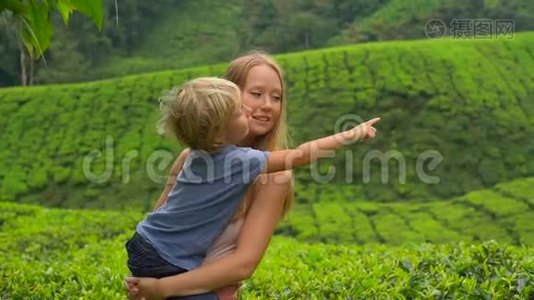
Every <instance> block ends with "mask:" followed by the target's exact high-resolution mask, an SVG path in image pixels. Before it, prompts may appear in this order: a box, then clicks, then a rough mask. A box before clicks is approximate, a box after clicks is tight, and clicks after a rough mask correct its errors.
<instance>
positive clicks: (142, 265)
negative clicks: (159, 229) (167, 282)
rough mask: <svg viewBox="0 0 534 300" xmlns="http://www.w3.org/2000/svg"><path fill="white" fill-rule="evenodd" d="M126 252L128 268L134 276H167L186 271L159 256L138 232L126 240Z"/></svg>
mask: <svg viewBox="0 0 534 300" xmlns="http://www.w3.org/2000/svg"><path fill="white" fill-rule="evenodd" d="M126 251H127V252H128V268H129V269H130V271H131V272H132V275H133V276H136V277H156V278H161V277H167V276H172V275H176V274H180V273H183V272H186V271H187V270H185V269H182V268H179V267H177V266H174V265H172V264H170V263H168V262H167V261H166V260H164V259H163V258H161V257H160V256H159V255H158V253H157V251H156V249H155V248H154V246H152V245H151V244H150V243H148V242H147V241H145V240H144V239H143V238H142V237H141V236H140V235H139V234H137V233H135V234H134V235H133V237H132V238H131V239H130V240H129V241H128V242H126Z"/></svg>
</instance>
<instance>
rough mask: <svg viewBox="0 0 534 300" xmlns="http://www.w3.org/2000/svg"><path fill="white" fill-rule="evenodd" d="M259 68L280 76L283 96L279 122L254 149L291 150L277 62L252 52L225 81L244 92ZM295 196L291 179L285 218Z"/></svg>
mask: <svg viewBox="0 0 534 300" xmlns="http://www.w3.org/2000/svg"><path fill="white" fill-rule="evenodd" d="M257 66H268V67H270V68H271V69H273V71H274V72H275V73H276V74H277V75H278V78H279V79H280V86H281V87H282V95H281V104H282V107H281V111H280V117H279V118H278V121H277V122H276V123H275V125H274V127H273V129H272V130H271V131H270V132H269V133H267V134H266V135H265V136H263V137H261V138H260V139H259V140H258V141H257V142H256V144H255V145H252V147H253V148H256V149H260V150H264V151H274V150H280V149H287V148H289V146H290V145H289V135H288V132H287V121H286V114H287V109H286V96H285V83H284V75H283V73H282V69H281V68H280V67H279V66H278V64H277V63H276V61H275V60H274V59H273V58H272V57H271V56H270V55H268V54H267V53H265V52H262V51H252V52H250V53H249V54H247V55H244V56H241V57H238V58H236V59H235V60H233V61H232V62H231V63H230V65H229V66H228V68H227V69H226V74H225V76H224V78H225V79H227V80H230V81H232V82H234V83H235V84H237V85H238V86H239V88H240V89H241V90H242V91H243V90H244V89H245V86H246V84H247V77H248V74H249V72H250V70H251V69H252V68H254V67H257ZM293 194H294V180H293V178H291V182H290V190H289V192H288V195H287V198H286V200H285V202H284V208H283V216H285V215H286V214H287V212H288V211H289V209H290V208H291V204H292V203H293V197H294V196H293ZM249 198H250V197H247V198H246V199H245V201H243V202H242V205H241V207H240V209H239V212H238V214H237V216H238V217H239V216H242V215H243V214H245V213H246V212H247V210H248V208H249V207H250V205H251V204H252V203H250V202H251V201H252V199H249Z"/></svg>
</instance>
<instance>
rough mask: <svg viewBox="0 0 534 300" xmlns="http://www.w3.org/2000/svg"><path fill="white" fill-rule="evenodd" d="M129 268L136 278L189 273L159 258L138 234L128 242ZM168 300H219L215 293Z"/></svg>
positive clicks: (152, 247) (154, 250)
mask: <svg viewBox="0 0 534 300" xmlns="http://www.w3.org/2000/svg"><path fill="white" fill-rule="evenodd" d="M126 252H127V253H128V268H129V269H130V272H132V275H133V276H135V277H155V278H162V277H167V276H173V275H178V274H181V273H184V272H187V270H186V269H182V268H180V267H177V266H175V265H173V264H171V263H169V262H167V261H166V260H164V259H163V258H162V257H161V256H159V254H158V252H157V250H156V248H154V246H152V245H151V244H150V243H149V242H147V241H146V240H145V239H143V238H142V237H141V236H140V235H139V234H138V233H137V232H136V233H135V234H134V235H133V236H132V238H130V239H129V240H128V241H127V242H126ZM168 299H187V300H217V296H216V295H215V293H206V294H200V295H193V296H184V297H172V298H168Z"/></svg>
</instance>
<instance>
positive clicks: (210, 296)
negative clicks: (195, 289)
mask: <svg viewBox="0 0 534 300" xmlns="http://www.w3.org/2000/svg"><path fill="white" fill-rule="evenodd" d="M218 299H219V298H218V297H217V295H216V294H215V293H213V292H211V293H205V294H199V295H191V296H182V297H169V298H165V300H218Z"/></svg>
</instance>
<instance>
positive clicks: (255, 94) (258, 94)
mask: <svg viewBox="0 0 534 300" xmlns="http://www.w3.org/2000/svg"><path fill="white" fill-rule="evenodd" d="M251 94H252V96H254V97H259V96H261V94H260V93H257V92H251Z"/></svg>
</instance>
